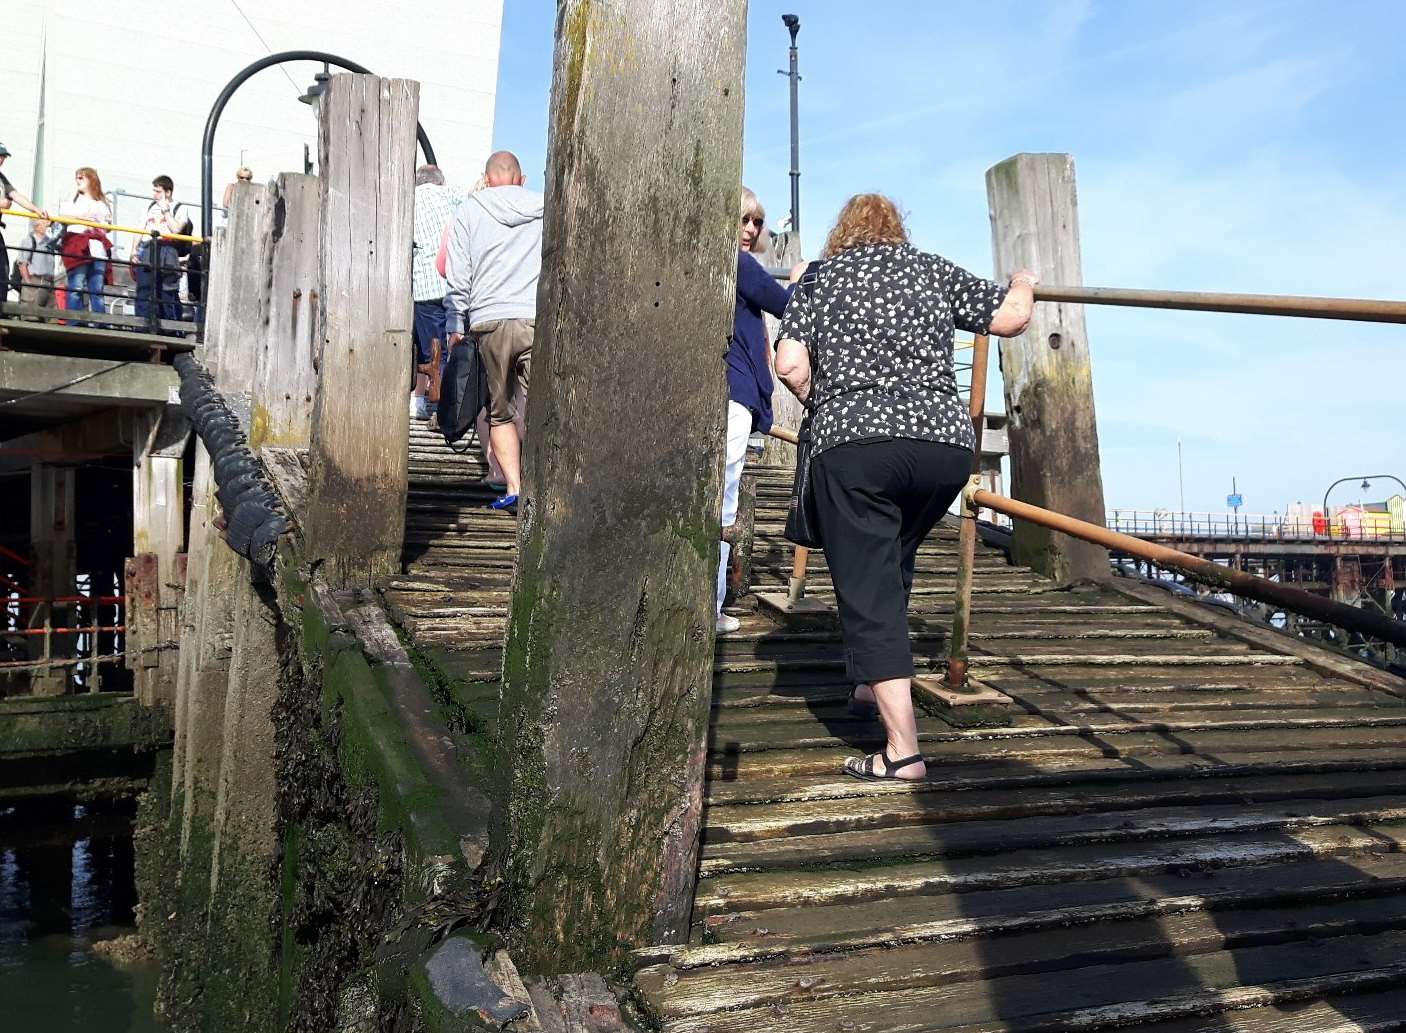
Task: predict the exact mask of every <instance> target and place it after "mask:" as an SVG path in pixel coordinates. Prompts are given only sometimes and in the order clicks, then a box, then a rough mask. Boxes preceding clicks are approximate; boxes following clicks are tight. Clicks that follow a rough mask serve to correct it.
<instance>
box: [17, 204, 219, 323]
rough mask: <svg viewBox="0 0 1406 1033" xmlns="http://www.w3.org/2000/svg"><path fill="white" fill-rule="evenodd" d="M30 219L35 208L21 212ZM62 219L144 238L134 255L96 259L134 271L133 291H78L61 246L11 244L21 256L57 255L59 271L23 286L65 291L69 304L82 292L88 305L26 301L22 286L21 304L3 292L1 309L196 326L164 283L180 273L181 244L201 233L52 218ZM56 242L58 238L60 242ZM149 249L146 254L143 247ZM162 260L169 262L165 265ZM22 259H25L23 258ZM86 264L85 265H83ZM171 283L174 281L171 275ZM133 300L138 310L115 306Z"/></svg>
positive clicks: (26, 315)
mask: <svg viewBox="0 0 1406 1033" xmlns="http://www.w3.org/2000/svg"><path fill="white" fill-rule="evenodd" d="M19 214H21V215H24V216H26V217H29V218H37V216H33V215H31V214H30V213H24V212H21V213H19ZM51 221H54V222H63V223H64V224H67V225H78V226H93V227H97V228H100V229H105V230H106V229H111V230H117V231H121V232H124V233H134V234H138V235H140V236H141V237H142V244H141V245H139V246H137V247H134V248H133V249H132V251H131V256H130V257H129V258H119V257H118V256H117V254H116V253H115V252H114V253H113V254H111V255H109V256H108V257H107V258H103V259H97V261H101V262H102V263H104V265H106V266H109V267H111V268H114V269H116V268H120V267H126V268H128V269H129V270H130V272H131V277H132V287H131V291H130V292H129V291H128V290H126V289H125V288H112V289H109V288H108V287H107V286H106V284H104V286H102V287H100V288H99V289H98V290H96V291H93V290H89V289H88V288H87V287H86V286H84V287H81V288H77V289H76V290H75V289H73V288H71V287H70V286H69V280H68V277H69V273H70V270H69V269H68V268H67V266H66V265H65V262H64V254H63V252H62V250H60V249H59V248H58V247H57V246H45V247H33V246H30V245H29V244H27V243H26V244H18V245H11V247H10V250H11V251H13V252H16V253H17V254H19V255H31V256H41V255H42V256H46V257H50V258H52V259H53V261H54V263H55V265H56V271H55V272H54V273H52V274H51V275H50V276H48V277H46V278H44V279H41V280H36V281H33V282H24V283H21V284H20V286H21V288H26V287H34V288H39V289H42V290H44V291H59V290H63V291H64V292H65V299H66V302H67V303H68V305H70V306H71V305H72V299H73V298H74V297H77V298H78V299H79V303H80V304H82V305H83V306H85V307H82V308H74V307H64V308H57V307H54V306H52V305H47V306H46V305H34V304H30V303H27V302H26V301H24V300H23V298H24V295H23V290H21V301H20V303H19V304H18V305H13V304H11V303H9V302H8V301H5V300H4V298H3V297H0V312H3V314H4V315H7V316H15V317H18V318H21V319H35V320H39V321H41V322H43V321H56V322H63V323H65V324H74V325H87V324H98V325H99V326H104V327H115V328H126V329H131V330H135V331H145V332H147V333H150V334H162V333H168V332H169V333H175V334H185V333H191V332H193V331H194V330H195V323H194V321H193V320H185V319H182V318H181V317H182V315H183V308H182V304H181V300H180V296H179V290H178V288H172V287H168V286H165V284H164V283H163V277H165V276H166V274H167V273H169V272H172V271H174V273H175V275H176V276H177V277H179V275H180V272H181V270H180V265H179V259H178V258H177V256H176V255H175V248H176V244H177V243H178V242H180V241H184V240H198V239H199V238H192V237H187V236H185V235H184V234H179V233H176V234H162V233H160V232H158V231H156V230H150V231H148V230H139V229H134V228H131V227H122V226H114V225H111V224H108V223H95V222H91V221H89V220H86V219H67V218H60V217H56V218H55V219H53V220H51ZM56 243H57V242H55V244H56ZM143 247H144V248H145V254H142V248H143ZM163 260H165V261H166V262H167V264H166V265H164V266H163V264H162V263H163ZM20 261H25V260H24V259H20ZM80 268H81V267H80ZM142 273H145V274H146V283H145V284H143V283H142V281H141V276H140V274H142ZM166 282H170V281H169V280H167V281H166ZM99 299H100V300H101V303H102V305H103V309H102V311H98V310H96V309H95V308H94V307H93V306H94V305H95V304H97V303H98V301H99ZM129 299H130V300H131V301H132V303H133V305H134V306H135V308H136V315H127V314H125V313H121V312H117V311H114V310H113V306H112V304H111V303H112V302H115V301H127V300H129Z"/></svg>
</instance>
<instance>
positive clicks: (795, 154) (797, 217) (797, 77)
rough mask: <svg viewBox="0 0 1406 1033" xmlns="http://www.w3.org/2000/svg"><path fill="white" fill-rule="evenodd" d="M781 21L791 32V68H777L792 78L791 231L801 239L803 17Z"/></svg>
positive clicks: (784, 16) (793, 16)
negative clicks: (799, 44)
mask: <svg viewBox="0 0 1406 1033" xmlns="http://www.w3.org/2000/svg"><path fill="white" fill-rule="evenodd" d="M781 23H782V24H783V25H785V26H786V31H787V32H789V33H790V34H791V70H790V71H789V72H783V71H782V70H781V69H779V68H778V69H777V70H776V74H777V75H784V76H786V77H787V78H788V79H790V80H791V232H792V233H794V234H795V235H796V239H797V240H799V239H800V236H801V130H800V105H801V99H800V89H799V87H800V82H801V73H800V66H799V65H798V63H797V53H796V33H798V32H800V31H801V19H800V18H798V17H797V16H796V15H794V14H783V15H782V16H781Z"/></svg>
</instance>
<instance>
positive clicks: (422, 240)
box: [410, 165, 464, 420]
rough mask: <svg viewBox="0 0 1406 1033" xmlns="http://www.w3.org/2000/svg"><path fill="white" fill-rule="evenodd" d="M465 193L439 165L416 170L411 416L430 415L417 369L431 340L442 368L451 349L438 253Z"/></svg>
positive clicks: (423, 363)
mask: <svg viewBox="0 0 1406 1033" xmlns="http://www.w3.org/2000/svg"><path fill="white" fill-rule="evenodd" d="M463 199H464V198H463V195H462V194H457V193H454V192H453V191H451V190H450V189H449V188H448V187H446V186H445V185H444V173H443V172H441V171H440V170H439V166H437V165H421V166H420V167H419V168H418V169H416V170H415V254H414V257H413V258H412V259H411V265H410V286H411V290H412V291H413V292H414V297H415V361H416V363H417V364H418V368H417V371H416V374H415V393H414V394H413V395H411V397H410V418H411V419H415V420H423V419H427V418H428V417H429V407H428V406H427V405H426V403H425V389H426V388H427V387H428V386H429V377H428V376H427V375H426V374H424V373H421V372H419V371H418V369H419V368H423V369H428V367H429V362H430V354H431V353H430V342H431V341H432V340H438V341H439V343H440V347H441V349H442V352H441V359H440V366H441V369H442V368H443V364H444V361H445V359H447V357H448V354H449V350H448V348H445V347H444V295H445V294H446V293H447V292H448V290H449V285H448V284H447V283H445V282H444V277H442V276H440V275H439V272H438V271H437V270H436V269H435V256H436V255H437V254H438V253H439V242H440V239H441V238H442V237H443V236H444V227H445V225H446V224H447V223H448V222H449V220H450V219H451V218H453V216H454V209H455V208H457V207H458V206H459V202H460V201H462V200H463Z"/></svg>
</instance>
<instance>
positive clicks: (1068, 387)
mask: <svg viewBox="0 0 1406 1033" xmlns="http://www.w3.org/2000/svg"><path fill="white" fill-rule="evenodd" d="M986 193H987V198H988V201H989V204H990V208H991V242H992V249H993V251H994V254H995V265H996V278H997V279H1002V280H1003V279H1005V278H1006V277H1008V276H1010V275H1011V274H1012V273H1014V272H1015V271H1016V270H1017V269H1020V268H1027V269H1032V270H1034V271H1036V272H1037V273H1038V274H1039V275H1040V277H1041V279H1043V280H1045V281H1047V282H1051V283H1061V284H1065V283H1067V284H1082V283H1083V282H1084V274H1083V270H1082V267H1081V263H1080V259H1079V211H1078V201H1077V198H1076V192H1075V186H1074V159H1073V158H1072V157H1070V156H1069V155H1067V154H1017V155H1016V156H1015V157H1013V158H1007V159H1006V160H1005V161H1003V162H1001V164H999V165H997V166H995V167H994V168H991V169H989V170H988V171H987V173H986ZM1000 355H1001V376H1002V378H1003V379H1004V381H1005V395H1006V413H1007V414H1008V416H1009V418H1010V425H1009V433H1010V447H1011V451H1010V461H1011V492H1012V494H1013V495H1014V496H1015V497H1016V498H1018V499H1020V500H1021V501H1023V502H1030V503H1032V504H1034V505H1037V506H1042V507H1044V508H1045V509H1052V510H1054V511H1055V512H1058V513H1065V514H1067V515H1069V516H1073V517H1078V518H1079V519H1080V520H1087V521H1089V522H1090V523H1095V524H1102V523H1103V520H1104V513H1103V477H1102V474H1101V473H1100V469H1099V454H1098V422H1097V420H1096V419H1095V416H1094V387H1093V373H1092V369H1091V366H1090V359H1089V339H1088V335H1087V334H1086V333H1085V331H1084V309H1083V307H1082V306H1080V305H1068V304H1039V305H1036V306H1035V314H1034V316H1033V318H1032V319H1031V320H1030V326H1029V327H1028V328H1027V329H1026V331H1025V333H1023V334H1021V335H1020V336H1019V337H1014V338H1003V339H1002V340H1001V352H1000ZM1013 559H1014V560H1015V562H1016V563H1024V564H1029V565H1030V566H1032V567H1034V568H1035V569H1036V570H1038V571H1040V573H1042V574H1045V575H1046V576H1048V577H1052V578H1055V579H1057V580H1059V581H1066V582H1067V581H1072V580H1076V579H1079V578H1105V577H1107V576H1108V573H1109V569H1108V552H1107V550H1105V549H1102V548H1099V547H1098V546H1095V545H1090V544H1088V543H1087V542H1081V541H1079V540H1077V539H1074V538H1070V537H1068V536H1067V535H1062V534H1059V533H1057V532H1054V531H1049V530H1045V529H1043V528H1040V527H1037V526H1035V525H1034V524H1031V523H1028V522H1025V521H1019V522H1017V523H1016V525H1015V540H1014V549H1013Z"/></svg>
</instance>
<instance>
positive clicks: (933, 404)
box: [780, 244, 1006, 456]
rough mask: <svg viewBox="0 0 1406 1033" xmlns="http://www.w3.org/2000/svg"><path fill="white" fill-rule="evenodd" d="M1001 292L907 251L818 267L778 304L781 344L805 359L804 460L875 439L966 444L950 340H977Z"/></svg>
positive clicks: (879, 250)
mask: <svg viewBox="0 0 1406 1033" xmlns="http://www.w3.org/2000/svg"><path fill="white" fill-rule="evenodd" d="M1005 298H1006V288H1005V287H1003V286H1001V285H1000V284H997V283H993V282H991V281H990V280H983V279H982V278H981V277H979V276H973V275H972V274H971V273H969V272H967V271H966V270H965V269H962V268H960V267H958V266H956V265H953V264H952V263H951V262H949V261H948V260H947V259H945V258H943V257H942V256H941V255H932V254H928V253H926V252H923V251H919V250H918V249H917V248H915V247H913V246H912V245H911V244H899V245H893V244H866V245H862V246H860V247H854V248H849V249H848V250H845V251H842V252H840V253H839V254H838V255H836V256H835V257H834V258H831V259H828V260H827V261H825V262H824V263H823V264H822V265H821V266H820V268H819V272H818V274H817V276H816V280H815V282H814V283H810V284H806V283H804V282H803V283H802V285H801V287H800V288H799V289H798V290H797V291H796V293H795V294H794V295H793V296H792V297H791V302H790V304H789V305H787V306H786V314H785V316H783V317H782V320H781V333H780V336H781V337H789V338H790V339H792V340H794V341H799V342H800V343H801V344H804V345H805V346H806V349H807V351H809V352H810V369H811V388H810V398H809V400H808V404H809V406H810V408H811V435H812V439H813V444H812V451H811V455H812V456H816V455H819V454H820V453H821V452H823V451H825V450H826V449H827V448H834V447H835V446H836V445H844V444H847V443H849V442H853V441H866V440H871V439H874V438H915V439H917V440H919V441H940V442H943V443H946V444H951V445H958V446H960V447H962V448H971V447H973V441H974V435H973V433H972V421H971V414H970V412H969V411H968V409H967V407H966V406H965V405H964V404H963V403H962V400H961V398H960V396H959V395H958V394H957V378H956V375H955V371H954V369H953V360H952V335H953V332H954V330H955V329H957V328H960V329H962V330H966V331H968V332H970V333H977V334H984V333H986V332H987V330H988V329H989V328H990V326H991V320H992V318H993V317H994V316H995V315H996V310H997V309H998V308H1000V307H1001V302H1003V301H1004V300H1005Z"/></svg>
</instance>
